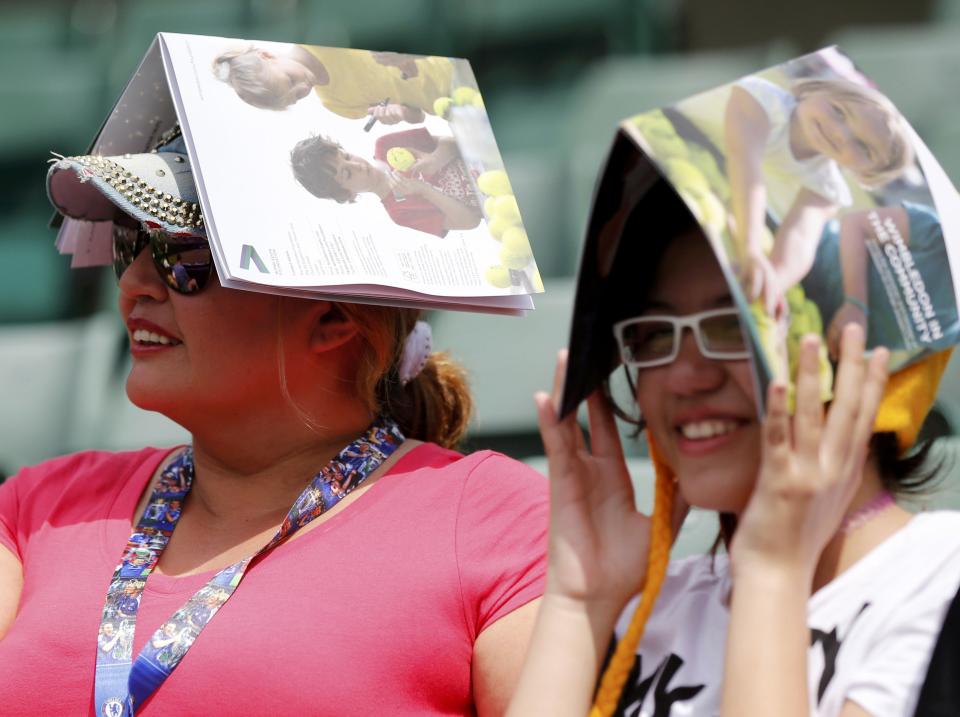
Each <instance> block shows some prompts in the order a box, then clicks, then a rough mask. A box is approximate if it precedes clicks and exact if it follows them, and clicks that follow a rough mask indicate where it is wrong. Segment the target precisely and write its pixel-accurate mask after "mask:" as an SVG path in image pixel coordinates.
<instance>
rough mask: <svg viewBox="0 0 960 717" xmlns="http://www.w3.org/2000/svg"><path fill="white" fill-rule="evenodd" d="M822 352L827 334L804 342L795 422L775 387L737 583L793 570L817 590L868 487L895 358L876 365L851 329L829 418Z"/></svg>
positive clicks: (735, 557) (879, 356)
mask: <svg viewBox="0 0 960 717" xmlns="http://www.w3.org/2000/svg"><path fill="white" fill-rule="evenodd" d="M819 347H820V337H819V336H813V335H811V336H806V337H804V338H803V340H802V342H801V348H800V352H801V353H800V366H799V370H798V376H797V381H796V399H797V400H796V412H795V415H794V417H793V419H792V420H791V419H790V417H789V416H788V415H787V398H786V387H785V386H784V385H783V384H772V385H771V386H770V392H769V398H768V402H767V407H768V409H767V419H766V421H765V422H764V437H763V459H762V463H761V468H760V474H759V476H758V478H757V485H756V488H755V489H754V491H753V495H752V496H751V498H750V502H749V504H748V505H747V508H746V510H745V511H744V513H743V515H742V516H741V518H740V521H739V524H738V526H737V532H736V535H735V536H734V539H733V545H732V548H731V558H732V561H733V567H734V578H735V580H736V575H737V574H738V573H740V572H742V571H753V570H754V569H755V568H756V569H759V570H760V571H763V572H766V573H771V572H772V573H777V572H780V573H782V572H783V571H784V570H786V571H787V572H788V573H789V574H790V575H792V576H794V577H797V576H799V577H800V578H801V579H802V580H804V581H805V584H806V585H810V582H811V581H812V579H813V573H814V571H815V569H816V566H817V562H818V561H819V559H820V554H821V553H822V552H823V549H824V548H825V547H826V545H827V543H828V542H829V541H830V539H831V538H832V537H833V535H834V534H835V533H836V531H837V529H838V527H839V525H840V521H841V519H842V518H843V515H844V513H845V512H846V510H847V508H848V506H849V505H850V501H851V499H852V498H853V495H854V494H855V492H856V490H857V488H858V486H859V485H860V481H861V478H862V473H863V465H864V461H865V460H866V456H867V450H868V443H869V440H870V437H871V435H872V434H873V424H874V419H875V417H876V413H877V409H878V407H879V405H880V399H881V397H882V395H883V388H884V385H885V384H886V379H887V370H886V364H887V357H888V353H887V351H886V350H885V349H877V350H875V351H874V352H873V355H872V356H871V357H870V359H869V361H868V360H867V359H866V357H865V355H864V332H863V329H862V328H861V327H860V326H859V325H857V324H850V325H848V326H846V327H844V329H843V332H842V337H841V352H840V354H841V355H840V365H839V368H838V372H837V380H836V383H835V385H834V399H833V402H832V404H831V405H830V408H829V410H828V411H827V412H826V414H825V413H824V409H823V405H822V404H821V402H820V397H819V361H818V352H819ZM735 584H736V583H735Z"/></svg>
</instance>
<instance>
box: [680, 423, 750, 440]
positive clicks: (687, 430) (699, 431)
mask: <svg viewBox="0 0 960 717" xmlns="http://www.w3.org/2000/svg"><path fill="white" fill-rule="evenodd" d="M739 427H740V422H739V421H734V420H731V419H713V420H709V421H691V422H690V423H684V424H683V425H681V426H679V427H678V428H677V430H678V431H679V432H680V435H682V436H683V437H684V438H686V439H687V440H690V441H702V440H706V439H708V438H717V437H718V436H725V435H727V434H728V433H733V431H735V430H737V428H739Z"/></svg>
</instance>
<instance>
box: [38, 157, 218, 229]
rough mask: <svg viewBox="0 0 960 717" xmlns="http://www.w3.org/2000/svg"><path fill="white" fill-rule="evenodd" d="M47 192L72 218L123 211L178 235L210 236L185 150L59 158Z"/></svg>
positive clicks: (97, 219) (103, 216) (101, 218)
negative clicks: (206, 229)
mask: <svg viewBox="0 0 960 717" xmlns="http://www.w3.org/2000/svg"><path fill="white" fill-rule="evenodd" d="M47 191H48V193H49V195H50V201H51V202H52V203H53V204H54V206H55V207H56V208H57V210H58V211H60V212H61V213H63V214H64V215H65V216H67V217H70V218H72V219H81V220H86V221H92V222H102V221H111V220H113V219H115V218H116V217H117V214H118V210H119V211H120V212H123V213H125V214H128V215H130V216H131V217H133V218H134V219H137V220H138V221H140V222H141V223H143V224H145V225H147V226H149V227H151V228H159V229H163V230H164V231H167V232H169V233H171V234H174V235H191V236H205V235H206V232H205V231H204V228H203V216H202V214H201V212H200V205H199V204H198V201H197V190H196V186H195V184H194V181H193V174H192V172H191V169H190V160H189V158H188V157H187V155H186V154H182V153H180V152H165V151H162V150H161V151H157V152H150V153H145V154H127V155H122V156H117V157H100V156H96V155H85V156H79V157H63V158H58V159H57V160H55V161H54V162H53V164H52V166H51V167H50V170H49V172H48V175H47Z"/></svg>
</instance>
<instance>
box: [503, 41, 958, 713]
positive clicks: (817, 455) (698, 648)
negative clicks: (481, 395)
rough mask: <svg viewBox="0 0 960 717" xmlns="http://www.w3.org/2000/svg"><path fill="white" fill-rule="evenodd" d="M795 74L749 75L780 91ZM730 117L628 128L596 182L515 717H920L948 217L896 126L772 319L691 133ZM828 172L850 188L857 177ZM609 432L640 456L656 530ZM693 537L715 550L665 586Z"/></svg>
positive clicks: (707, 100)
mask: <svg viewBox="0 0 960 717" xmlns="http://www.w3.org/2000/svg"><path fill="white" fill-rule="evenodd" d="M824 53H825V54H835V55H836V56H838V57H839V56H840V53H839V51H838V50H836V49H832V50H828V51H824ZM820 59H822V58H821V57H820V56H819V53H818V56H812V57H808V58H801V60H800V61H798V62H797V65H804V66H811V65H815V64H816V62H815V61H818V60H820ZM811 60H813V61H814V62H811ZM791 65H792V63H788V65H787V66H780V67H777V68H774V69H773V70H768V71H765V72H764V73H762V74H763V76H764V77H777V78H779V81H780V82H783V83H784V86H786V85H788V82H786V81H785V80H784V78H786V77H789V76H790V73H791V72H792V71H793V70H794V69H795V66H791ZM851 77H856V76H855V75H853V74H851ZM748 79H749V78H748ZM851 81H853V80H851ZM858 81H863V80H862V79H861V80H858ZM743 84H744V80H741V81H739V82H737V83H736V85H735V86H741V85H743ZM747 84H749V83H747ZM730 94H731V87H730V86H725V87H724V88H720V89H719V90H717V91H710V92H707V93H703V94H702V95H699V96H696V97H694V98H692V100H690V101H683V102H681V103H678V105H675V106H673V107H669V108H664V109H662V110H657V111H652V112H646V113H644V114H642V115H638V116H636V117H634V118H631V119H628V120H625V121H624V122H623V123H622V124H621V128H620V131H619V133H618V134H617V137H616V139H615V141H614V144H613V147H612V149H611V153H610V156H609V159H608V162H607V166H606V168H605V169H604V171H603V173H602V175H601V179H600V182H599V184H598V190H597V194H596V196H595V200H594V205H593V210H592V216H591V219H590V222H589V225H588V232H587V237H586V241H585V244H584V247H583V251H582V254H581V261H580V267H579V272H578V283H577V294H576V300H575V305H574V316H573V325H572V328H571V334H570V340H569V344H568V349H567V351H566V352H561V355H560V356H559V358H558V361H557V369H556V374H555V377H554V382H553V388H552V391H551V392H550V393H549V394H548V393H546V392H541V393H540V394H538V395H537V396H536V403H537V408H538V417H539V421H540V430H541V435H542V437H543V442H544V447H545V451H546V454H547V459H548V466H549V472H550V479H551V480H550V487H551V506H550V509H551V521H550V538H549V541H550V543H549V549H548V574H547V589H546V592H545V594H544V597H543V602H542V606H541V609H540V611H539V613H538V618H537V625H536V627H535V628H534V634H533V638H532V641H531V645H530V647H529V648H528V651H527V654H526V660H525V665H524V670H523V673H522V675H521V681H520V685H519V688H518V691H517V693H516V694H515V696H514V699H513V700H512V702H511V707H510V710H509V711H508V715H509V716H510V717H531V716H536V715H544V716H546V715H549V716H550V717H558V716H561V717H562V716H563V715H571V717H572V716H574V715H576V716H580V715H584V714H589V715H590V717H608V716H610V715H617V716H618V717H628V716H629V717H638V716H639V717H678V716H679V715H723V716H724V717H728V716H729V717H753V716H755V715H756V716H763V717H768V716H769V715H777V716H778V717H913V715H914V711H915V709H916V707H917V703H918V698H919V695H920V690H921V685H922V684H923V681H924V677H925V674H926V672H927V668H928V665H929V664H930V660H931V655H932V654H933V653H934V646H935V644H936V642H937V637H938V634H939V633H940V630H941V626H942V625H943V621H944V616H945V614H946V613H947V609H948V606H949V605H950V603H951V601H952V600H953V598H954V595H955V594H956V593H957V589H958V586H960V513H958V512H957V511H920V512H917V511H916V509H915V508H914V506H913V505H912V504H911V498H916V497H922V496H924V495H925V494H926V493H927V491H929V490H931V489H933V488H934V487H936V484H937V481H939V480H943V479H944V478H945V477H946V471H947V470H949V466H947V465H945V464H944V463H943V462H942V461H940V460H939V459H938V452H936V451H932V450H931V448H932V441H931V440H930V439H927V438H924V437H922V434H921V426H922V424H923V422H924V419H925V417H926V416H927V414H928V412H929V411H930V410H931V407H932V406H933V402H934V399H935V396H936V391H937V385H938V383H939V382H940V378H941V376H942V375H943V372H944V369H945V367H946V364H947V361H948V360H949V357H950V354H951V350H952V347H953V345H954V344H956V343H957V341H958V339H960V335H958V333H957V331H956V306H957V297H956V286H955V282H954V280H953V279H952V277H951V263H952V262H954V263H953V265H954V266H955V265H956V264H955V261H954V260H955V257H954V256H953V254H954V244H952V243H951V242H956V241H957V240H958V236H957V227H956V226H955V224H952V223H950V222H948V221H947V219H946V218H947V217H952V218H956V217H957V216H958V213H960V198H958V195H957V193H956V190H955V189H954V188H953V186H952V185H951V184H950V182H949V180H948V179H947V178H946V175H945V174H944V173H943V170H942V169H941V168H940V167H939V165H938V164H937V163H936V160H935V159H933V157H932V155H930V153H929V150H927V148H926V147H925V145H924V144H923V143H922V141H921V140H920V139H919V138H917V137H916V136H915V135H914V134H913V133H912V130H910V129H909V127H907V126H906V124H905V121H904V120H902V119H898V120H897V122H903V123H904V124H903V125H902V127H901V131H900V133H899V135H898V136H899V137H900V138H903V139H905V140H906V141H909V145H910V146H909V147H907V148H904V149H903V152H902V157H904V158H906V159H905V160H904V161H903V162H902V163H901V160H899V159H897V160H895V161H893V162H892V163H891V162H888V161H886V160H884V161H883V162H881V163H880V164H878V165H877V166H876V167H875V168H874V169H876V171H878V172H880V174H879V175H873V177H872V178H873V179H874V180H875V181H876V182H877V185H876V186H871V187H868V186H867V185H866V181H867V180H869V179H871V176H870V175H869V174H868V173H867V171H866V169H865V168H864V167H859V169H860V170H861V172H862V173H861V174H860V175H859V180H857V181H851V183H850V184H849V185H848V188H849V189H850V192H849V195H850V196H849V201H846V203H845V204H844V203H842V202H837V203H836V204H835V205H834V207H833V208H832V209H831V213H830V214H828V215H826V216H823V217H818V219H817V221H815V222H812V223H811V225H810V226H809V227H808V229H810V231H811V232H812V234H811V235H810V236H808V237H806V238H805V241H806V242H807V245H806V246H805V247H804V250H805V251H807V252H810V251H812V252H813V253H814V255H815V256H811V258H809V259H807V260H806V263H807V264H808V265H809V266H808V268H807V269H806V271H805V272H803V273H802V275H797V276H795V277H794V278H793V279H792V281H793V282H794V283H793V284H792V285H790V286H786V287H784V288H783V296H784V299H785V301H783V304H784V306H779V307H778V306H775V307H772V308H771V313H772V312H773V311H777V312H779V316H774V315H771V313H768V311H767V307H766V306H765V302H764V301H763V297H762V296H755V297H754V296H751V295H750V292H749V288H750V287H749V285H750V277H745V276H742V275H741V274H740V273H738V271H737V269H738V268H739V265H738V262H739V260H740V258H741V257H740V254H739V252H738V250H737V249H738V244H737V239H736V236H735V234H734V232H733V229H734V228H735V226H736V223H735V222H734V221H733V215H734V213H735V211H734V209H733V207H732V203H733V202H734V201H735V200H734V199H733V197H734V194H735V192H733V191H732V189H733V187H732V175H733V174H735V172H736V170H734V169H732V168H731V167H730V161H731V158H730V157H729V156H727V157H724V156H723V155H722V153H720V152H718V151H717V145H716V144H714V143H712V142H711V140H710V138H709V137H706V136H705V135H706V133H705V132H703V131H699V130H698V129H697V128H696V127H693V128H692V127H691V123H690V117H691V111H692V110H691V108H693V107H696V108H697V110H698V111H699V113H700V114H697V115H696V116H695V117H694V119H695V120H697V121H698V123H699V124H700V125H706V121H707V120H711V121H713V123H714V124H715V125H716V126H719V127H722V126H723V124H724V120H725V118H726V109H727V104H728V103H727V100H728V99H729V97H730ZM874 99H875V98H874ZM870 106H871V107H876V106H878V105H877V104H874V105H870ZM708 107H712V108H713V111H714V114H713V115H709V114H708V112H707V109H706V108H708ZM891 107H892V106H891ZM678 108H680V109H682V113H681V112H679V111H678ZM884 116H886V117H899V115H895V114H893V113H889V114H886V115H884ZM848 119H849V121H850V124H851V125H854V126H857V125H858V123H859V122H861V121H862V119H863V118H862V117H854V116H853V115H852V114H851V115H850V116H849V117H848ZM825 126H826V125H825ZM829 131H830V132H831V133H833V134H832V135H831V136H833V137H834V139H835V140H836V141H837V142H838V143H839V141H840V139H839V138H842V137H844V134H843V133H848V134H849V136H850V137H851V138H852V137H853V136H855V135H856V132H855V131H854V130H852V129H851V128H850V127H849V126H844V127H841V128H837V127H833V128H831V129H830V130H829ZM861 139H862V138H861ZM851 141H852V142H854V144H853V145H851V147H852V148H855V149H856V150H857V151H863V152H864V155H863V156H866V155H867V154H868V153H872V152H873V151H875V150H880V149H882V150H884V151H891V150H892V148H895V147H896V143H897V141H899V140H898V139H897V138H896V137H893V135H891V136H890V137H888V138H887V139H886V140H884V141H879V140H878V141H877V142H875V143H873V144H872V145H871V143H870V142H866V141H864V142H863V146H861V145H859V144H856V142H857V141H859V140H852V139H851ZM765 142H766V140H765V136H764V134H763V133H761V134H760V135H758V136H757V137H755V138H754V143H755V145H759V147H758V146H753V147H751V149H750V151H752V152H756V153H759V154H762V152H763V151H764V146H765ZM867 150H869V152H868V151H867ZM724 160H726V161H724ZM829 162H831V163H833V164H832V165H828V167H830V168H831V169H833V170H837V171H838V172H839V175H838V176H840V177H841V179H843V182H844V183H845V182H846V181H847V179H846V174H847V173H848V172H850V173H852V171H853V162H850V163H846V162H844V164H843V165H841V163H840V161H839V158H836V159H833V158H831V159H829ZM901 164H902V166H901ZM841 166H843V170H842V171H841V170H839V168H840V167H841ZM883 172H890V173H891V174H890V175H888V176H883ZM728 174H729V176H728ZM764 178H766V175H764ZM861 180H862V181H861ZM802 181H803V178H802V177H797V178H795V181H794V193H796V192H797V191H802V190H799V189H798V188H797V185H798V184H800V183H802ZM838 186H843V185H842V184H841V185H838ZM791 196H792V195H791ZM789 211H790V210H789V209H788V210H787V214H789ZM763 213H766V210H764V212H763ZM821 220H822V221H821ZM762 224H763V225H764V229H775V228H776V227H775V226H774V227H772V228H769V227H767V226H766V221H763V222H762ZM770 238H771V239H772V237H770ZM763 248H764V252H765V256H766V258H769V253H770V252H771V251H772V249H773V242H772V241H769V242H767V245H766V246H765V247H763ZM801 280H802V281H801ZM846 306H850V307H851V309H850V310H848V309H845V308H844V307H846ZM853 309H857V310H858V311H853ZM777 321H782V322H785V323H786V324H787V325H788V329H789V330H788V332H785V333H783V334H777V333H775V332H768V333H765V332H764V331H762V330H761V329H762V328H763V322H767V325H776V322H777ZM886 341H889V342H890V346H889V347H888V346H887V345H886V344H885V343H883V342H886ZM891 349H893V350H891ZM779 354H782V355H787V356H789V358H790V367H789V370H788V371H787V372H784V373H782V374H777V373H774V372H773V371H772V367H773V363H774V362H773V358H775V357H776V356H777V355H779ZM621 375H622V376H623V377H624V380H623V381H622V382H621V381H619V380H617V378H618V377H619V376H621ZM825 386H826V389H827V390H826V391H824V387H825ZM627 389H628V390H627ZM583 402H585V403H586V408H587V421H586V427H584V426H583V425H582V424H581V423H579V422H578V420H577V409H578V408H579V407H580V405H581V403H583ZM616 419H620V420H621V421H624V422H627V423H628V425H629V426H630V427H631V428H633V429H634V430H633V437H637V436H639V435H640V434H641V433H643V434H645V438H646V443H647V447H648V449H649V455H650V460H651V463H652V467H653V469H654V471H653V472H654V474H655V495H654V499H653V505H652V509H651V507H648V506H643V507H642V508H641V509H639V510H638V506H637V495H636V494H637V491H638V489H637V486H636V483H635V482H634V481H636V480H637V477H636V476H631V474H630V468H631V463H630V462H629V461H628V460H627V459H626V458H625V450H624V447H623V445H622V440H623V439H622V438H621V430H620V427H619V426H618V424H617V421H616ZM641 495H642V494H641ZM692 510H699V511H710V512H712V513H715V514H716V515H717V519H718V523H719V527H720V530H719V535H718V536H717V538H716V542H715V544H714V546H713V548H712V549H710V550H708V551H706V552H705V553H703V554H699V555H692V556H690V557H685V558H678V559H671V556H670V550H671V544H672V543H673V542H674V540H675V539H676V536H677V533H678V532H679V531H680V530H681V527H682V526H683V524H684V523H685V521H686V520H687V519H688V517H689V513H690V511H692Z"/></svg>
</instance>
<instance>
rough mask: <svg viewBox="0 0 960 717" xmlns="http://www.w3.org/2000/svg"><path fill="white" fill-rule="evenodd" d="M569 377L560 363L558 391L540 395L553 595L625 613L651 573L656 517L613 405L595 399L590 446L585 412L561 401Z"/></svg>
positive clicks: (596, 395)
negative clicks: (647, 506)
mask: <svg viewBox="0 0 960 717" xmlns="http://www.w3.org/2000/svg"><path fill="white" fill-rule="evenodd" d="M565 374H566V352H565V351H564V352H561V354H560V356H559V358H558V360H557V369H556V374H555V376H554V386H553V396H552V398H551V396H548V395H547V394H546V393H542V392H541V393H538V394H537V395H536V396H535V397H534V400H535V401H536V404H537V415H538V419H539V423H540V435H541V436H542V438H543V445H544V449H545V450H546V454H547V463H548V466H549V472H550V545H549V569H548V573H547V592H546V594H547V595H554V596H559V597H563V598H568V599H571V600H574V601H577V602H580V603H584V604H587V603H589V604H594V605H603V606H604V607H605V608H606V609H608V610H610V611H614V614H619V612H620V611H621V610H622V608H623V606H624V605H625V604H626V602H627V601H628V600H629V599H630V598H631V597H632V596H633V595H634V594H636V592H637V591H638V590H639V589H640V586H641V585H642V583H643V580H644V577H645V576H646V569H647V548H648V547H649V543H650V518H649V517H648V516H646V515H644V514H643V513H640V512H639V511H637V509H636V507H635V505H634V495H633V486H632V484H631V482H630V474H629V472H628V471H627V464H626V460H625V459H624V455H623V449H622V447H621V445H620V436H619V434H618V432H617V426H616V422H615V420H614V417H613V414H612V413H611V411H610V407H609V405H608V404H607V401H606V399H605V397H604V396H603V394H602V393H601V392H600V391H599V390H598V391H595V392H594V393H593V394H592V395H591V396H590V397H589V398H588V399H587V408H588V411H589V421H590V446H589V447H588V446H587V443H586V440H585V438H584V435H583V431H582V430H581V429H580V426H579V425H578V424H577V417H576V415H575V414H571V415H569V416H567V417H566V418H564V419H563V420H558V419H557V416H556V406H557V405H558V401H559V395H560V391H561V388H562V383H563V377H564V375H565Z"/></svg>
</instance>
